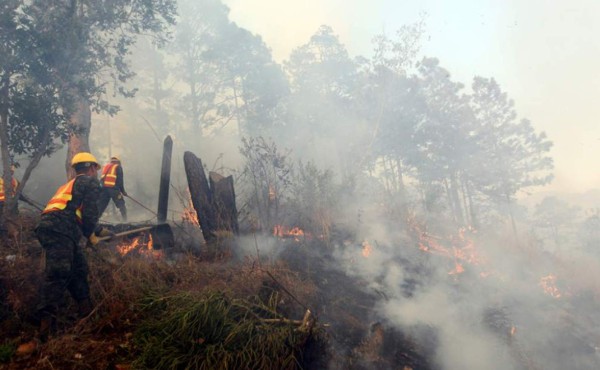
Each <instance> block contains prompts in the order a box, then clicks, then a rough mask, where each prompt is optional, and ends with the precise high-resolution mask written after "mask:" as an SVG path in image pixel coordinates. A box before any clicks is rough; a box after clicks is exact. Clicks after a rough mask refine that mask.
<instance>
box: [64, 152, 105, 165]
mask: <svg viewBox="0 0 600 370" xmlns="http://www.w3.org/2000/svg"><path fill="white" fill-rule="evenodd" d="M78 163H93V164H95V165H96V166H99V164H98V161H97V160H96V157H94V156H93V155H92V153H88V152H80V153H77V154H75V155H74V156H73V159H72V160H71V167H73V166H75V165H76V164H78Z"/></svg>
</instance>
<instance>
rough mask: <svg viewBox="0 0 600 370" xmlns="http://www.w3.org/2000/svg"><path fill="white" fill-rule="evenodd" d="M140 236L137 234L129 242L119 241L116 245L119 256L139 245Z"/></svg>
mask: <svg viewBox="0 0 600 370" xmlns="http://www.w3.org/2000/svg"><path fill="white" fill-rule="evenodd" d="M140 238H141V237H140V236H138V237H137V238H135V239H133V240H132V241H131V242H129V243H121V244H119V245H117V251H118V252H119V253H120V254H121V256H124V255H126V254H128V253H129V252H131V251H132V250H134V249H136V248H137V247H138V246H139V245H140Z"/></svg>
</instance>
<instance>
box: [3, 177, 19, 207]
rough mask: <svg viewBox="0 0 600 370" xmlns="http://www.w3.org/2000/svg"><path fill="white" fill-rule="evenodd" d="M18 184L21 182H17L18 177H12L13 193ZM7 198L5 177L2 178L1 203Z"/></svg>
mask: <svg viewBox="0 0 600 370" xmlns="http://www.w3.org/2000/svg"><path fill="white" fill-rule="evenodd" d="M17 186H19V183H18V182H17V180H16V179H14V178H13V179H12V188H13V194H14V193H15V190H16V189H17ZM5 200H6V194H4V179H3V178H0V203H4V201H5Z"/></svg>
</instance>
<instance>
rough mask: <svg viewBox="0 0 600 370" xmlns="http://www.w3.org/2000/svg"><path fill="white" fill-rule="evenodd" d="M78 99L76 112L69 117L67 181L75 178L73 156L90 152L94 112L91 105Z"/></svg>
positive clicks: (80, 98) (82, 99)
mask: <svg viewBox="0 0 600 370" xmlns="http://www.w3.org/2000/svg"><path fill="white" fill-rule="evenodd" d="M74 96H76V95H74ZM76 99H77V101H76V103H75V111H74V112H73V113H72V114H71V116H70V117H69V125H70V130H69V131H70V133H69V146H68V152H67V161H66V163H65V167H66V170H67V179H72V178H74V177H75V171H74V170H73V168H72V167H71V160H72V159H73V156H74V155H75V154H77V153H79V152H89V151H90V144H89V137H90V129H91V127H92V111H91V109H90V103H89V102H88V101H87V100H86V99H84V98H82V97H80V96H77V98H76Z"/></svg>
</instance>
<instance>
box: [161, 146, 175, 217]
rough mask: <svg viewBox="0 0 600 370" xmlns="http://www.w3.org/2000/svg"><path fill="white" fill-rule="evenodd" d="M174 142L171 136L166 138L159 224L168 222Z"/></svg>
mask: <svg viewBox="0 0 600 370" xmlns="http://www.w3.org/2000/svg"><path fill="white" fill-rule="evenodd" d="M172 152H173V140H172V139H171V136H167V137H166V138H165V142H164V146H163V157H162V167H161V170H160V189H159V193H158V212H157V217H158V223H159V224H160V223H165V222H167V209H168V208H169V184H170V182H171V153H172Z"/></svg>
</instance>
